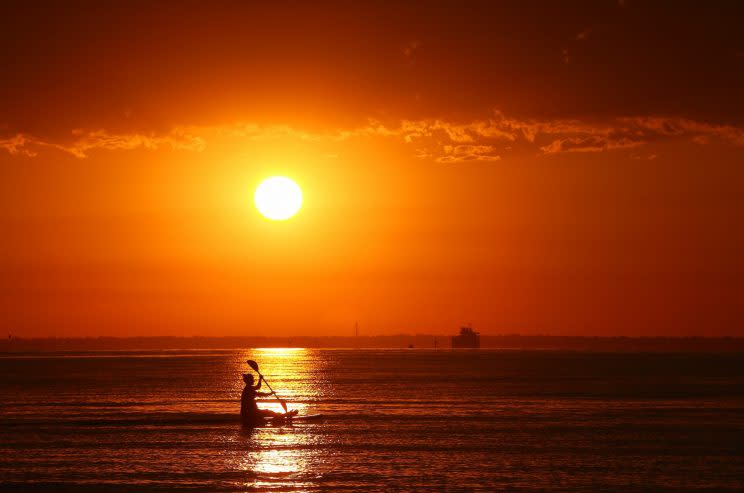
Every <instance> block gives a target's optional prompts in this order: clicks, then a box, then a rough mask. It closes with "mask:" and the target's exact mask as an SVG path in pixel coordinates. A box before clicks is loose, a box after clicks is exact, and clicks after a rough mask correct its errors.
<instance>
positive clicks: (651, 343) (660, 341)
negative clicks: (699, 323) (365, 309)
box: [0, 334, 744, 353]
mask: <svg viewBox="0 0 744 493" xmlns="http://www.w3.org/2000/svg"><path fill="white" fill-rule="evenodd" d="M435 341H436V347H437V348H439V349H449V348H450V346H451V338H450V337H449V336H434V335H426V334H416V335H406V334H397V335H385V336H359V337H336V336H322V337H312V336H298V337H252V336H244V337H201V336H195V337H85V338H53V337H52V338H39V339H23V338H13V339H7V340H4V341H2V342H0V352H3V353H9V352H11V353H24V352H54V351H124V350H130V351H131V350H164V349H237V348H257V347H306V348H408V347H411V346H412V347H414V348H419V349H433V348H434V347H435ZM481 347H483V348H503V349H539V350H573V351H600V352H601V351H606V352H639V351H640V352H744V338H735V337H579V336H576V337H573V336H548V335H534V336H533V335H529V336H527V335H496V336H482V337H481Z"/></svg>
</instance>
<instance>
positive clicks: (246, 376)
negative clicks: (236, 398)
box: [243, 373, 253, 385]
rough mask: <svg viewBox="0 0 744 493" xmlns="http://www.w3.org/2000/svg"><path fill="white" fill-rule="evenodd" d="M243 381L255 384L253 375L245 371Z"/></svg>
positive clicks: (247, 383)
mask: <svg viewBox="0 0 744 493" xmlns="http://www.w3.org/2000/svg"><path fill="white" fill-rule="evenodd" d="M243 381H244V382H245V384H246V385H253V375H251V374H250V373H243Z"/></svg>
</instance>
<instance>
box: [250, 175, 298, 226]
mask: <svg viewBox="0 0 744 493" xmlns="http://www.w3.org/2000/svg"><path fill="white" fill-rule="evenodd" d="M254 200H255V202H256V209H258V212H260V213H261V215H263V216H264V217H266V218H268V219H272V220H275V221H283V220H285V219H289V218H290V217H292V216H294V215H295V214H297V212H298V211H299V210H300V207H302V190H300V187H299V185H297V183H295V182H294V181H292V180H291V179H289V178H287V177H285V176H272V177H270V178H266V179H265V180H264V181H262V182H261V184H260V185H259V186H258V188H256V194H255V196H254Z"/></svg>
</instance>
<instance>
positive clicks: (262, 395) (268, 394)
mask: <svg viewBox="0 0 744 493" xmlns="http://www.w3.org/2000/svg"><path fill="white" fill-rule="evenodd" d="M256 395H257V396H258V397H270V396H271V392H256Z"/></svg>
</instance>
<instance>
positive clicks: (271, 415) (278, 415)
mask: <svg viewBox="0 0 744 493" xmlns="http://www.w3.org/2000/svg"><path fill="white" fill-rule="evenodd" d="M258 414H259V415H260V416H262V417H264V418H269V419H272V418H281V417H282V416H284V415H283V414H282V413H276V412H274V411H270V410H268V409H259V411H258Z"/></svg>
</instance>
